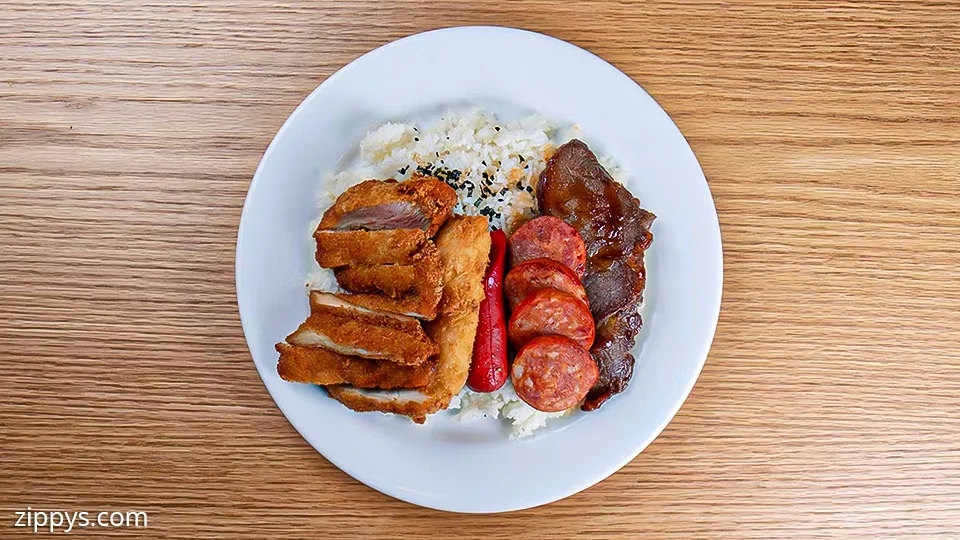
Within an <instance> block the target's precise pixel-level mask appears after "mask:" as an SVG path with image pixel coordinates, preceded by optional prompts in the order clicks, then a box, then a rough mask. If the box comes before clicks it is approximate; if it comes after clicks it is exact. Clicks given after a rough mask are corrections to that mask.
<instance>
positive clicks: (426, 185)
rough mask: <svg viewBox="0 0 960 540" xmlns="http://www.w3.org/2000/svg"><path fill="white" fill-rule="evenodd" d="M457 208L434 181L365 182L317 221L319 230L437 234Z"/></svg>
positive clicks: (443, 187)
mask: <svg viewBox="0 0 960 540" xmlns="http://www.w3.org/2000/svg"><path fill="white" fill-rule="evenodd" d="M456 204H457V194H456V192H455V191H454V190H453V188H451V187H450V186H448V185H447V184H445V183H443V182H441V181H440V180H437V179H436V178H433V177H427V176H414V177H413V178H411V179H410V180H407V181H406V182H397V181H396V180H386V181H381V180H367V181H365V182H361V183H359V184H357V185H355V186H353V187H351V188H349V189H347V190H346V191H344V192H343V194H341V195H340V196H339V197H337V200H336V202H334V203H333V206H331V207H330V208H329V209H328V210H327V211H326V212H325V213H324V214H323V219H321V220H320V227H319V228H320V229H322V230H340V231H348V230H369V231H372V230H386V229H420V230H423V231H424V232H426V234H427V236H428V237H432V236H433V235H434V234H436V232H437V230H438V229H439V228H440V226H441V225H443V223H444V222H445V221H446V220H447V219H448V218H449V217H450V214H451V213H452V212H453V207H454V206H456Z"/></svg>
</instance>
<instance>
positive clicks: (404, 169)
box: [397, 165, 410, 174]
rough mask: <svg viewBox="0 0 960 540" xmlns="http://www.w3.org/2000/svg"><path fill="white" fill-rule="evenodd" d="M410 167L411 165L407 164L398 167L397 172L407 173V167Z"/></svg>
mask: <svg viewBox="0 0 960 540" xmlns="http://www.w3.org/2000/svg"><path fill="white" fill-rule="evenodd" d="M409 168H410V166H409V165H407V166H406V167H404V168H402V169H397V172H398V173H400V174H407V169H409Z"/></svg>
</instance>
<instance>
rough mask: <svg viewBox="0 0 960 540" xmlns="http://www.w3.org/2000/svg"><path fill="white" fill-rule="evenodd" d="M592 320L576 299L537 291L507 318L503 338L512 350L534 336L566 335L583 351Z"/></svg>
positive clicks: (590, 340) (589, 342)
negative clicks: (511, 346) (505, 331)
mask: <svg viewBox="0 0 960 540" xmlns="http://www.w3.org/2000/svg"><path fill="white" fill-rule="evenodd" d="M594 331H595V330H594V326H593V317H592V316H590V310H589V309H587V306H586V304H584V303H583V302H581V301H580V300H577V297H575V296H573V295H571V294H567V293H565V292H563V291H558V290H556V289H540V290H539V291H534V292H532V293H530V294H529V295H527V297H526V298H524V299H523V301H521V302H520V304H518V305H517V309H516V310H514V312H513V314H512V315H511V316H510V324H509V325H508V328H507V337H508V338H509V339H510V343H511V344H512V345H513V347H514V348H515V349H519V348H520V347H523V346H524V345H526V343H527V342H528V341H530V340H531V339H533V338H535V337H537V336H546V335H554V336H566V337H568V338H570V339H572V340H573V341H575V342H577V344H578V345H580V346H581V347H583V348H584V349H590V346H591V345H593V337H594Z"/></svg>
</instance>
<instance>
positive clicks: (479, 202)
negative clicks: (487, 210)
mask: <svg viewBox="0 0 960 540" xmlns="http://www.w3.org/2000/svg"><path fill="white" fill-rule="evenodd" d="M481 204H483V200H481V199H477V202H475V203H473V205H474V206H477V207H479V206H480V205H481Z"/></svg>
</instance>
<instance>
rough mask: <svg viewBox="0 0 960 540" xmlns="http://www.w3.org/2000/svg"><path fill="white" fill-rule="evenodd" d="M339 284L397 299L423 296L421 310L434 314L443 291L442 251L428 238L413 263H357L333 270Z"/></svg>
mask: <svg viewBox="0 0 960 540" xmlns="http://www.w3.org/2000/svg"><path fill="white" fill-rule="evenodd" d="M334 273H335V274H336V276H337V283H339V284H340V286H341V287H343V288H344V289H346V290H348V291H350V292H352V293H358V294H383V295H386V296H389V297H390V298H394V299H401V298H404V297H406V296H409V295H418V296H420V305H421V307H420V309H419V310H418V311H423V312H427V313H435V311H434V310H435V308H436V305H437V303H439V302H440V295H441V293H442V290H443V268H442V267H441V264H440V252H439V251H438V250H437V247H436V246H435V245H434V244H433V242H431V241H427V242H425V243H424V244H423V247H421V248H420V251H419V252H417V254H416V255H415V256H414V262H413V263H412V264H377V265H355V266H347V267H343V268H338V269H336V270H335V271H334Z"/></svg>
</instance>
